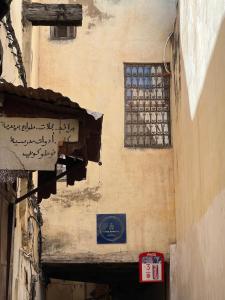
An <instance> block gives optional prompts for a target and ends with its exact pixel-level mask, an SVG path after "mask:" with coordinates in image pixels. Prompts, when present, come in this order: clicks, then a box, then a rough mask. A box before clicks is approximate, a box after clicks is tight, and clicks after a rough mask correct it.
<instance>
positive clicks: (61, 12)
mask: <svg viewBox="0 0 225 300" xmlns="http://www.w3.org/2000/svg"><path fill="white" fill-rule="evenodd" d="M23 18H24V19H25V20H27V21H29V22H31V23H32V25H33V26H57V25H64V26H81V25H82V5H80V4H41V3H27V2H24V4H23Z"/></svg>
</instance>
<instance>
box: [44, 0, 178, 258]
mask: <svg viewBox="0 0 225 300" xmlns="http://www.w3.org/2000/svg"><path fill="white" fill-rule="evenodd" d="M48 2H49V1H48ZM54 2H55V1H54ZM58 2H59V1H58ZM60 2H61V1H60ZM72 2H75V1H71V3H72ZM174 2H175V1H173V0H171V1H168V0H157V1H146V0H145V1H144V0H140V1H135V0H129V1H126V0H122V1H112V0H111V1H106V0H101V1H100V0H98V1H84V0H83V1H79V3H81V4H83V8H84V20H83V26H82V27H79V28H78V29H77V38H76V39H75V40H69V41H51V40H50V39H49V33H50V30H49V28H41V30H40V52H39V55H40V56H39V58H40V59H39V62H40V65H39V70H40V72H39V85H40V86H42V87H45V88H51V89H54V90H56V91H60V92H62V93H63V94H65V95H67V96H69V97H71V98H72V99H73V100H76V101H77V102H79V104H80V105H81V106H83V107H87V108H89V109H91V110H94V111H100V112H102V113H103V114H104V122H103V132H102V154H101V160H102V162H103V165H102V166H98V165H97V164H93V163H89V166H88V175H87V180H86V181H85V182H83V183H77V184H76V185H75V187H71V188H69V187H68V188H66V187H65V184H61V186H60V187H59V188H58V193H57V195H56V196H54V197H52V198H51V200H46V201H45V200H44V201H43V202H42V213H43V218H44V227H43V235H44V249H43V259H44V260H52V259H61V260H68V259H72V260H76V261H89V262H90V261H137V259H138V254H139V253H140V252H142V251H151V250H152V251H155V250H158V251H161V252H163V253H165V254H168V252H169V245H170V243H171V242H174V239H175V222H174V191H173V151H172V149H164V150H156V149H143V150H140V149H136V150H131V149H126V148H124V145H123V140H124V83H123V76H124V75H123V63H124V62H162V60H163V49H164V45H165V43H166V39H167V37H168V35H169V33H170V31H171V30H172V28H173V22H174V17H175V4H174ZM169 57H170V48H169V47H168V50H167V54H166V60H167V61H168V60H169ZM98 213H109V214H110V213H126V216H127V243H126V244H115V245H97V243H96V214H98Z"/></svg>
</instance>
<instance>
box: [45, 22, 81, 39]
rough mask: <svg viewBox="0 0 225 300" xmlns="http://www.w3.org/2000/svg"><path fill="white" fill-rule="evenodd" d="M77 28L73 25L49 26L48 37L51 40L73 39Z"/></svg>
mask: <svg viewBox="0 0 225 300" xmlns="http://www.w3.org/2000/svg"><path fill="white" fill-rule="evenodd" d="M76 34H77V28H76V27H75V26H62V25H60V26H51V27H50V37H51V39H52V40H70V39H75V38H76Z"/></svg>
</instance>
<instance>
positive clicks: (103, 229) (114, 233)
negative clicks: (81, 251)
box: [98, 214, 126, 243]
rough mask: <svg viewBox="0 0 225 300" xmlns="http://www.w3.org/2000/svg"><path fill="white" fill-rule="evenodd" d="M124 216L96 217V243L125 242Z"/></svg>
mask: <svg viewBox="0 0 225 300" xmlns="http://www.w3.org/2000/svg"><path fill="white" fill-rule="evenodd" d="M125 224H126V222H125V219H124V215H121V214H118V215H116V214H115V215H98V242H99V243H104V242H105V243H107V242H108V243H116V242H120V243H121V242H122V243H124V242H125V241H126V234H125V233H126V225H125Z"/></svg>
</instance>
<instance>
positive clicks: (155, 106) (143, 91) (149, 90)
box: [124, 63, 170, 148]
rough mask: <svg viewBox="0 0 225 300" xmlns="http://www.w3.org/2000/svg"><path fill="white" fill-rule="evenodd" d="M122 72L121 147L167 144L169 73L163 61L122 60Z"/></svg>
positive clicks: (163, 146) (168, 139) (168, 144)
mask: <svg viewBox="0 0 225 300" xmlns="http://www.w3.org/2000/svg"><path fill="white" fill-rule="evenodd" d="M168 68H169V65H168ZM124 74H125V76H124V79H125V82H124V84H125V139H124V144H125V147H133V148H141V147H142V148H166V147H168V146H170V76H169V74H168V73H167V72H166V71H165V67H164V65H163V64H158V63H157V64H156V63H154V64H125V66H124Z"/></svg>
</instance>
